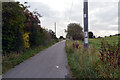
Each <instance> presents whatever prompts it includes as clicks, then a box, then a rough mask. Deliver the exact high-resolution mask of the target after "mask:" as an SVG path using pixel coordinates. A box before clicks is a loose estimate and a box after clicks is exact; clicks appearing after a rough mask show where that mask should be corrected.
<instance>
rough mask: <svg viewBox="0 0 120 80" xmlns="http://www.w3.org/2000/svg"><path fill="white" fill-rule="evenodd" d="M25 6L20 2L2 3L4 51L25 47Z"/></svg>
mask: <svg viewBox="0 0 120 80" xmlns="http://www.w3.org/2000/svg"><path fill="white" fill-rule="evenodd" d="M24 10H25V9H24V8H23V7H22V6H21V4H19V2H10V3H8V2H4V3H2V18H3V19H2V49H3V53H5V52H11V51H20V50H22V49H23V47H24V41H23V36H22V32H23V28H24V25H25V24H24V21H25V15H24Z"/></svg>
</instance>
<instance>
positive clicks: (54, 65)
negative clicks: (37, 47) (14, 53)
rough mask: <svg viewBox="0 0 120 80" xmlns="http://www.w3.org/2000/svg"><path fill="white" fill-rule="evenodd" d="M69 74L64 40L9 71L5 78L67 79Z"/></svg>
mask: <svg viewBox="0 0 120 80" xmlns="http://www.w3.org/2000/svg"><path fill="white" fill-rule="evenodd" d="M68 74H69V70H68V69H67V54H66V52H65V40H64V41H61V42H58V43H56V44H55V45H53V46H51V47H49V48H47V49H46V50H44V51H41V52H40V53H38V54H37V55H35V56H34V57H31V58H30V59H28V60H26V61H24V62H23V63H21V64H20V65H18V66H16V67H15V68H13V69H11V70H9V71H8V72H7V73H6V74H4V75H3V78H65V77H66V76H68Z"/></svg>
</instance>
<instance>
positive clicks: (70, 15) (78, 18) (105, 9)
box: [16, 0, 119, 37]
mask: <svg viewBox="0 0 120 80" xmlns="http://www.w3.org/2000/svg"><path fill="white" fill-rule="evenodd" d="M16 1H20V2H21V3H23V0H16ZM118 1H119V0H100V1H99V2H98V0H89V5H88V6H89V10H88V11H89V31H92V32H93V33H94V34H95V36H108V35H114V34H117V33H118ZM24 2H28V5H30V6H31V7H30V10H31V11H33V10H35V9H37V11H38V12H39V13H40V14H41V15H42V16H43V17H41V18H40V20H41V25H42V27H44V28H48V29H52V30H53V31H55V30H54V23H55V22H56V23H57V37H59V36H64V37H65V36H66V33H65V32H64V29H67V25H68V24H69V23H79V24H80V25H81V26H82V27H83V0H24Z"/></svg>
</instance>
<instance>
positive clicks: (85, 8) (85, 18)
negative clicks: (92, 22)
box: [84, 0, 89, 48]
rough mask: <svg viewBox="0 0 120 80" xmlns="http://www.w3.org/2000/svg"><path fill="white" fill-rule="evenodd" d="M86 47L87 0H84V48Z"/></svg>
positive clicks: (87, 45)
mask: <svg viewBox="0 0 120 80" xmlns="http://www.w3.org/2000/svg"><path fill="white" fill-rule="evenodd" d="M88 47H89V44H88V0H84V48H88Z"/></svg>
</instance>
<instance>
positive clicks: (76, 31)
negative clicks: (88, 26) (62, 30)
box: [66, 23, 83, 40]
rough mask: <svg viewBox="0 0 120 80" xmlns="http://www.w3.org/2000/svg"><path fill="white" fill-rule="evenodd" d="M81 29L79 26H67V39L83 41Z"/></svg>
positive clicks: (73, 24) (71, 24) (72, 24)
mask: <svg viewBox="0 0 120 80" xmlns="http://www.w3.org/2000/svg"><path fill="white" fill-rule="evenodd" d="M82 30H83V28H82V27H81V26H80V24H77V23H70V24H69V25H68V26H67V36H66V37H67V38H68V37H72V39H73V40H83V31H82Z"/></svg>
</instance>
